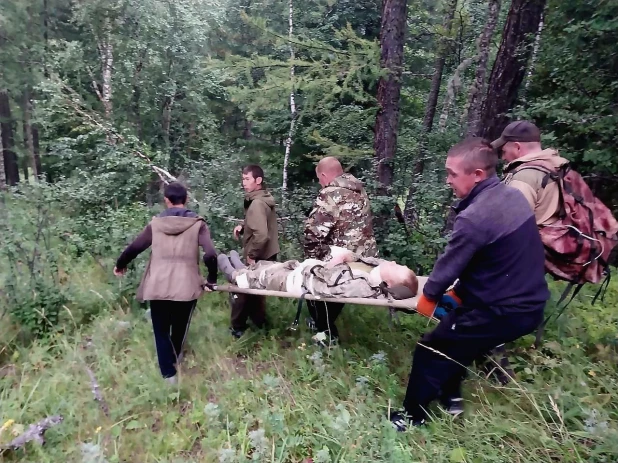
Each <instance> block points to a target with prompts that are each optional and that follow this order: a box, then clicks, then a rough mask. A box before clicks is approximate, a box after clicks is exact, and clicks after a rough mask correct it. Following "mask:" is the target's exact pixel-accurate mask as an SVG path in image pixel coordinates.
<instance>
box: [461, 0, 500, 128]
mask: <svg viewBox="0 0 618 463" xmlns="http://www.w3.org/2000/svg"><path fill="white" fill-rule="evenodd" d="M500 6H501V2H500V0H490V1H489V6H488V8H487V21H486V22H485V28H484V29H483V33H482V34H481V36H480V37H479V40H478V48H477V49H478V61H477V65H476V72H475V74H474V81H473V82H472V85H471V86H470V92H469V94H468V103H467V105H466V110H465V111H464V117H463V118H462V122H464V123H466V119H467V123H466V130H465V134H466V135H467V136H468V137H473V136H477V135H478V134H479V131H480V129H481V108H482V106H483V95H484V90H485V85H486V81H487V61H488V59H489V48H490V46H491V40H492V38H493V35H494V31H495V30H496V25H497V24H498V17H499V15H500Z"/></svg>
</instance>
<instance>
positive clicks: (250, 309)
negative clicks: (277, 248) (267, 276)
mask: <svg viewBox="0 0 618 463" xmlns="http://www.w3.org/2000/svg"><path fill="white" fill-rule="evenodd" d="M261 260H268V261H273V262H274V261H276V260H277V254H275V255H274V256H272V257H269V258H268V259H261ZM230 307H231V309H232V314H231V315H232V316H231V325H232V329H234V330H238V331H244V330H246V329H247V320H248V319H251V321H252V322H253V324H254V325H255V326H257V327H258V328H264V326H265V325H266V298H265V297H264V296H255V295H253V294H241V293H231V294H230Z"/></svg>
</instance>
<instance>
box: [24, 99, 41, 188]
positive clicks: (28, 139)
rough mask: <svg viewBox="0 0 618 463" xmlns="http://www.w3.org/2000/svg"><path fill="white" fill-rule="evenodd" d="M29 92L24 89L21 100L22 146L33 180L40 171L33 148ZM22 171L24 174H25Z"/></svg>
mask: <svg viewBox="0 0 618 463" xmlns="http://www.w3.org/2000/svg"><path fill="white" fill-rule="evenodd" d="M30 97H31V93H30V89H26V91H25V92H24V97H23V98H24V101H23V109H22V112H23V123H22V130H23V133H24V148H26V152H27V153H28V158H27V161H26V162H25V165H26V166H28V165H29V166H30V167H31V168H32V175H33V176H34V178H35V180H36V179H38V177H39V176H40V175H41V172H40V160H39V161H38V162H37V157H38V153H37V152H36V151H35V148H34V135H33V131H32V101H31V99H30ZM25 173H26V172H25V171H24V175H25Z"/></svg>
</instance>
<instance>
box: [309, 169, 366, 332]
mask: <svg viewBox="0 0 618 463" xmlns="http://www.w3.org/2000/svg"><path fill="white" fill-rule="evenodd" d="M315 172H316V175H317V177H318V181H319V182H320V185H321V186H322V190H320V194H319V195H318V197H317V199H316V201H315V204H314V206H313V209H312V210H311V213H310V214H309V217H308V219H307V222H306V224H305V236H304V251H305V258H306V259H307V258H314V259H321V260H328V258H329V249H330V248H329V246H340V247H342V248H346V249H349V250H350V251H352V252H354V253H356V254H358V255H360V256H362V257H376V256H377V254H378V248H377V245H376V240H375V237H374V235H373V225H372V214H371V206H370V203H369V198H368V197H367V193H366V192H365V188H364V186H363V184H362V182H361V181H360V180H358V179H357V178H355V177H354V176H353V175H351V174H346V173H344V172H343V168H342V167H341V164H340V163H339V161H338V160H337V159H336V158H333V157H326V158H323V159H322V160H321V161H320V162H319V163H318V165H317V167H316V170H315ZM307 305H308V307H309V312H310V313H311V317H312V318H313V322H314V323H315V328H316V329H317V331H318V332H325V333H326V335H327V336H330V338H331V342H332V341H333V339H334V340H335V342H336V341H337V340H338V337H339V332H338V330H337V326H336V325H335V321H336V320H337V317H339V314H340V313H341V311H342V309H343V304H334V303H329V304H326V303H325V302H315V301H307Z"/></svg>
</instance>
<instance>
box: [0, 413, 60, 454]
mask: <svg viewBox="0 0 618 463" xmlns="http://www.w3.org/2000/svg"><path fill="white" fill-rule="evenodd" d="M62 420H63V418H62V416H60V415H54V416H49V417H47V418H44V419H42V420H41V421H39V422H38V423H34V424H31V425H30V426H28V429H27V430H26V432H24V433H23V434H21V435H20V436H18V437H16V438H15V439H13V440H12V441H11V442H9V443H8V444H6V445H5V446H3V447H2V448H0V450H8V449H15V450H16V449H19V448H22V447H23V446H24V445H26V444H27V443H28V442H32V441H34V442H36V443H38V444H44V443H45V438H44V435H45V431H47V430H48V429H49V428H51V427H52V426H56V425H58V424H60V423H61V422H62Z"/></svg>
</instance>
